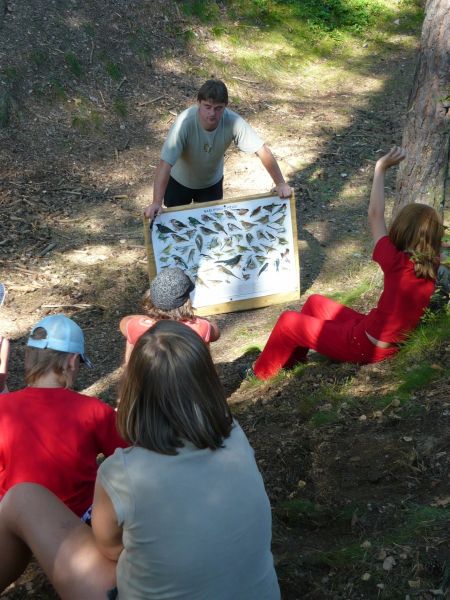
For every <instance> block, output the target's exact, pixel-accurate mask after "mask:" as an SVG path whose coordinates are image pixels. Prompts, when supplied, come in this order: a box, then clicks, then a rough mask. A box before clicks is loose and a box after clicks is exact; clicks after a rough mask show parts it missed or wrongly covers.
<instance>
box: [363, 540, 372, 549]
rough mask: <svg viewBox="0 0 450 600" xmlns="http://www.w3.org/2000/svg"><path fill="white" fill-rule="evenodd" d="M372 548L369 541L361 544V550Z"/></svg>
mask: <svg viewBox="0 0 450 600" xmlns="http://www.w3.org/2000/svg"><path fill="white" fill-rule="evenodd" d="M371 547H372V544H371V543H370V542H369V540H366V541H365V542H363V543H362V544H361V548H364V550H368V549H369V548H371Z"/></svg>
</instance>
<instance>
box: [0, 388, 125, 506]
mask: <svg viewBox="0 0 450 600" xmlns="http://www.w3.org/2000/svg"><path fill="white" fill-rule="evenodd" d="M126 446H127V444H126V443H125V442H124V441H123V439H122V438H121V437H120V436H119V434H118V432H117V429H116V413H115V411H114V410H113V409H112V408H111V407H110V406H108V405H107V404H105V403H104V402H102V401H101V400H99V399H98V398H92V397H91V396H84V395H82V394H78V393H77V392H74V391H73V390H69V389H66V388H33V387H27V388H24V389H23V390H20V391H18V392H11V393H9V394H4V395H2V396H0V498H1V497H2V496H3V495H4V494H5V493H6V492H7V490H8V489H9V488H11V487H12V486H13V485H15V484H17V483H24V482H28V483H39V484H41V485H43V486H44V487H46V488H48V489H49V490H50V491H52V492H53V493H54V494H56V496H58V498H60V500H62V501H63V502H64V504H66V505H67V506H68V507H69V508H70V509H71V510H73V512H74V513H75V514H77V515H79V516H82V515H83V513H84V512H85V511H86V510H87V509H88V508H89V506H90V505H91V504H92V499H93V495H94V483H95V478H96V474H97V461H96V457H97V455H98V454H100V453H103V454H105V455H106V456H109V455H111V454H113V453H114V451H115V449H116V448H118V447H121V448H124V447H126Z"/></svg>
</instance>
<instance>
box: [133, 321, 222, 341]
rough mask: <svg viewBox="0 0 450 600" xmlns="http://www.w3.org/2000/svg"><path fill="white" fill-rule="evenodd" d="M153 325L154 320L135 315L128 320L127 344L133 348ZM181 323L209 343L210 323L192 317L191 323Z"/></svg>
mask: <svg viewBox="0 0 450 600" xmlns="http://www.w3.org/2000/svg"><path fill="white" fill-rule="evenodd" d="M155 323H156V321H155V319H150V317H146V316H144V315H136V316H135V317H132V318H131V319H129V320H128V322H127V324H126V328H125V332H126V338H127V342H128V343H130V344H132V345H133V346H134V345H135V344H136V342H137V341H138V339H139V338H140V337H141V335H142V334H143V333H145V332H146V331H147V330H148V329H150V327H151V326H152V325H154V324H155ZM182 323H183V324H184V325H187V326H188V327H190V328H191V329H193V330H194V331H195V333H198V335H199V336H200V337H201V338H202V339H203V341H204V342H206V343H207V344H209V342H210V341H211V323H210V322H209V321H208V320H207V319H202V318H201V317H194V319H193V320H192V321H182Z"/></svg>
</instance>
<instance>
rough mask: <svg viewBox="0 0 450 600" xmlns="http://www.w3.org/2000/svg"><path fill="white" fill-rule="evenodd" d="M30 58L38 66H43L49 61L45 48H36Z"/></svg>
mask: <svg viewBox="0 0 450 600" xmlns="http://www.w3.org/2000/svg"><path fill="white" fill-rule="evenodd" d="M30 60H31V62H32V63H33V64H34V65H36V67H41V66H42V65H43V64H45V63H46V62H47V60H48V54H47V52H44V51H43V50H35V51H34V52H32V53H31V54H30Z"/></svg>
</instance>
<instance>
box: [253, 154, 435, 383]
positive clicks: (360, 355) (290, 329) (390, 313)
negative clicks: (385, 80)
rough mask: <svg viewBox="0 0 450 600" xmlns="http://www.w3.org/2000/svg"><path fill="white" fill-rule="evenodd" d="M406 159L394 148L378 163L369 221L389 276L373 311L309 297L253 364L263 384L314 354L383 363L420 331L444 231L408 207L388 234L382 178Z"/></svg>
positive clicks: (429, 213) (430, 214) (429, 211)
mask: <svg viewBox="0 0 450 600" xmlns="http://www.w3.org/2000/svg"><path fill="white" fill-rule="evenodd" d="M404 158H405V151H404V150H403V149H402V148H399V147H394V148H392V150H391V151H390V152H389V153H388V154H386V155H385V156H383V157H382V158H380V159H379V160H378V161H377V163H376V166H375V173H374V178H373V184H372V192H371V195H370V203H369V211H368V216H369V224H370V229H371V232H372V236H373V240H374V243H375V247H374V250H373V255H372V258H373V260H374V261H375V262H377V263H378V264H379V265H380V267H381V269H382V270H383V274H384V287H383V292H382V294H381V297H380V299H379V300H378V304H377V306H376V308H374V309H372V310H371V311H370V312H369V313H368V314H363V313H359V312H357V311H355V310H353V309H352V308H348V307H347V306H343V305H342V304H339V303H337V302H334V301H333V300H330V299H329V298H326V297H324V296H321V295H319V294H314V295H312V296H310V297H309V298H308V300H307V301H306V302H305V304H304V305H303V307H302V309H301V311H300V312H297V311H286V312H284V313H283V314H282V315H281V316H280V318H279V319H278V321H277V323H276V325H275V327H274V329H273V331H272V333H271V334H270V337H269V339H268V341H267V344H266V346H265V348H264V350H263V352H262V353H261V355H260V356H259V358H258V360H257V361H256V362H255V364H254V366H253V370H254V374H255V375H256V377H258V378H259V379H268V378H269V377H273V376H274V375H276V373H278V371H279V370H280V369H286V368H290V367H293V366H294V365H295V364H296V363H298V362H304V361H305V360H306V355H307V353H308V350H310V349H313V350H316V351H317V352H320V353H321V354H324V355H325V356H328V357H329V358H331V359H333V360H338V361H345V362H353V363H360V364H367V363H374V362H378V361H381V360H384V359H385V358H387V357H388V356H392V355H393V354H395V353H396V352H397V351H398V348H399V343H400V342H402V341H403V340H404V339H405V336H406V335H407V334H408V333H409V332H410V331H411V330H412V329H414V328H415V327H416V325H417V323H418V321H419V319H420V317H421V316H422V314H423V311H424V310H425V308H427V306H428V304H429V302H430V298H431V295H432V294H433V292H434V288H435V278H436V270H437V267H438V265H439V251H440V245H441V240H442V236H443V233H444V228H443V225H442V221H441V219H440V217H439V215H438V214H437V212H436V211H435V210H434V209H433V208H432V207H430V206H428V205H426V204H408V205H407V206H405V207H404V208H403V209H402V210H401V211H400V212H399V214H398V215H397V217H396V218H395V219H394V221H393V223H392V224H391V226H390V229H389V232H388V230H387V227H386V222H385V219H384V208H385V202H384V176H385V173H386V171H387V170H388V169H389V168H390V167H392V166H394V165H397V164H398V163H399V162H401V161H402V160H403V159H404Z"/></svg>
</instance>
